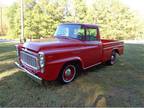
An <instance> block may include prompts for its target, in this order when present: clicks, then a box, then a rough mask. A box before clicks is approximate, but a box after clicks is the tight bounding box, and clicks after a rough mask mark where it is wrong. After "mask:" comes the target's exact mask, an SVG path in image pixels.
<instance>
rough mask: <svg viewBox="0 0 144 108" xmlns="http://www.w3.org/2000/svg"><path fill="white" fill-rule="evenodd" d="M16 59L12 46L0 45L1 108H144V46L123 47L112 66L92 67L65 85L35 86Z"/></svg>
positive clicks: (56, 83) (7, 44)
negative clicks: (18, 66)
mask: <svg viewBox="0 0 144 108" xmlns="http://www.w3.org/2000/svg"><path fill="white" fill-rule="evenodd" d="M15 57H16V56H15V47H14V44H11V43H0V106H18V107H20V106H25V107H28V106H33V107H34V106H107V107H112V106H113V107H114V106H127V107H130V106H131V107H136V106H137V107H138V106H143V107H144V45H130V44H129V45H125V54H124V56H122V57H119V58H118V60H117V63H116V64H115V65H113V66H105V65H99V66H96V67H94V68H91V69H89V70H87V71H86V72H85V73H84V74H82V75H81V76H79V77H78V78H77V79H76V80H75V81H74V82H72V83H70V84H68V85H60V84H59V83H58V82H48V84H47V86H42V85H39V84H37V83H35V82H34V81H33V80H32V79H30V78H29V77H27V76H26V75H25V74H24V73H22V72H21V71H19V70H18V69H17V68H16V67H15V65H14V61H15Z"/></svg>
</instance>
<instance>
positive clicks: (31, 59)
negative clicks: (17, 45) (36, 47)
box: [20, 51, 39, 70]
mask: <svg viewBox="0 0 144 108" xmlns="http://www.w3.org/2000/svg"><path fill="white" fill-rule="evenodd" d="M20 56H21V62H22V63H23V64H25V65H28V66H30V67H32V68H34V69H36V70H37V69H39V66H38V58H37V57H36V56H33V55H31V54H29V53H27V52H24V51H21V52H20Z"/></svg>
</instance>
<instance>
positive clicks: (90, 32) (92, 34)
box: [86, 28, 97, 41]
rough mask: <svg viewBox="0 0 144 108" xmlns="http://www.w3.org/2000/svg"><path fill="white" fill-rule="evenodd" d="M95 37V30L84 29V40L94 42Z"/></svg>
mask: <svg viewBox="0 0 144 108" xmlns="http://www.w3.org/2000/svg"><path fill="white" fill-rule="evenodd" d="M96 35H97V30H96V29H94V28H87V29H86V40H88V41H95V40H96Z"/></svg>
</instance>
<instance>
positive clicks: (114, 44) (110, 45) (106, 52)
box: [101, 39, 124, 61]
mask: <svg viewBox="0 0 144 108" xmlns="http://www.w3.org/2000/svg"><path fill="white" fill-rule="evenodd" d="M101 42H102V46H103V61H107V60H108V59H110V57H111V53H112V50H115V51H116V52H117V53H118V54H119V55H122V54H123V49H124V48H123V47H124V43H123V42H122V41H117V40H106V39H102V40H101Z"/></svg>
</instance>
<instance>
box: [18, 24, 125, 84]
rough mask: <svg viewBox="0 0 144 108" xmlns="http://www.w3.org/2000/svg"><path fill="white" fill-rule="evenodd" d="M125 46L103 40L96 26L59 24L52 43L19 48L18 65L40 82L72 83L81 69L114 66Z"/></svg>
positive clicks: (24, 45)
mask: <svg viewBox="0 0 144 108" xmlns="http://www.w3.org/2000/svg"><path fill="white" fill-rule="evenodd" d="M123 47H124V44H123V42H120V41H116V40H102V39H100V33H99V27H98V26H97V25H91V24H73V23H70V24H69V23H68V24H60V25H59V26H58V27H57V30H56V32H55V34H54V38H53V39H52V40H50V41H48V40H45V42H27V43H24V44H18V45H16V49H17V55H18V62H16V65H17V66H18V67H19V68H20V69H21V70H22V71H24V72H26V73H27V74H28V75H29V76H30V77H31V78H33V79H34V80H36V81H38V82H41V81H43V80H44V81H45V80H46V81H52V80H57V79H59V80H60V81H61V82H63V83H69V82H71V81H73V80H74V79H75V78H76V76H77V75H78V73H79V72H80V71H81V70H85V69H88V68H90V67H93V66H95V65H98V64H100V63H103V62H106V63H108V64H110V65H113V64H114V63H115V61H116V54H118V55H122V54H123V50H124V48H123Z"/></svg>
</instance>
